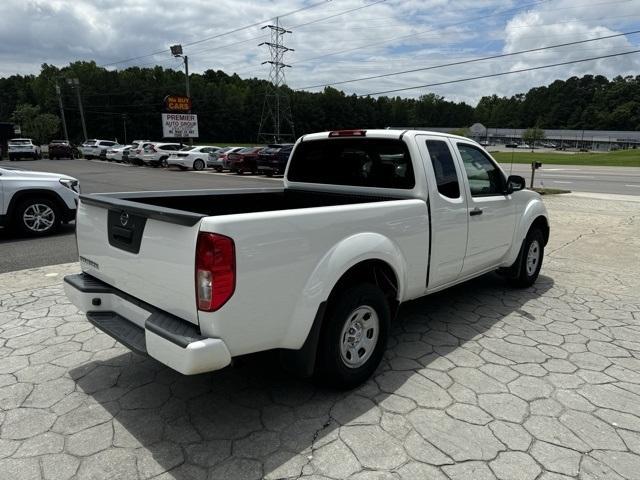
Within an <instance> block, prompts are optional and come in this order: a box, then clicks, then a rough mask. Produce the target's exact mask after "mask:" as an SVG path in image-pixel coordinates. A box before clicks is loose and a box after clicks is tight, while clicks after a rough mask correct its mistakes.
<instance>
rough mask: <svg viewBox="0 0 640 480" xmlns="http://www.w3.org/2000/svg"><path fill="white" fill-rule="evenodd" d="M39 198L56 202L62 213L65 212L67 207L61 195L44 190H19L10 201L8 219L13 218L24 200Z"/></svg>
mask: <svg viewBox="0 0 640 480" xmlns="http://www.w3.org/2000/svg"><path fill="white" fill-rule="evenodd" d="M33 197H39V198H46V199H48V200H51V201H53V202H55V204H56V206H57V207H58V208H59V209H60V212H63V211H64V210H65V209H66V208H67V206H66V204H65V202H64V200H63V199H62V198H60V195H58V194H57V193H56V192H54V191H52V190H47V189H43V188H33V189H27V190H19V191H17V192H15V193H14V194H13V196H12V197H11V200H9V205H8V207H7V217H8V218H13V216H14V214H15V209H16V208H18V205H20V203H22V202H23V201H24V200H27V199H29V198H33Z"/></svg>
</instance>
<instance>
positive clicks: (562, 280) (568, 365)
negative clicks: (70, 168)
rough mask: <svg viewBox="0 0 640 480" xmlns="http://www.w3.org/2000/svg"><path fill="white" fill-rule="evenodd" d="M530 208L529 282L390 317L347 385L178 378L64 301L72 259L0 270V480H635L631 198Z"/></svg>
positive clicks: (637, 435)
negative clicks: (544, 230) (539, 210)
mask: <svg viewBox="0 0 640 480" xmlns="http://www.w3.org/2000/svg"><path fill="white" fill-rule="evenodd" d="M545 202H546V203H547V205H548V207H549V211H550V214H551V217H552V219H551V220H552V239H551V242H550V244H549V246H548V249H547V251H548V252H551V253H549V254H548V256H547V258H546V259H545V263H544V265H543V269H542V274H541V277H540V279H539V281H538V283H537V284H536V285H535V286H534V287H533V288H530V289H525V290H513V289H511V288H509V287H507V286H506V285H505V284H504V282H503V281H502V280H501V279H500V278H499V277H497V276H495V275H487V276H484V277H482V278H480V279H477V280H474V281H472V282H468V283H465V284H463V285H461V286H458V287H455V288H454V289H451V290H448V291H445V292H441V293H438V294H436V295H433V296H431V297H426V298H424V299H420V300H418V301H415V302H412V303H410V304H407V305H405V306H403V308H402V311H401V313H400V315H399V318H398V320H397V322H396V323H395V326H394V329H393V333H392V337H391V339H390V342H389V346H388V350H387V353H386V355H385V359H384V361H383V363H382V365H381V367H380V368H379V370H378V371H377V373H376V374H375V376H374V378H372V379H371V380H370V381H368V382H367V383H366V384H364V385H363V386H362V387H360V388H358V389H356V390H353V391H350V392H335V391H329V390H323V389H319V388H316V387H314V386H313V385H312V384H311V383H309V382H306V381H301V380H296V379H294V378H291V377H290V376H288V375H287V374H286V373H283V372H282V371H281V370H280V369H279V368H278V367H277V362H276V361H275V359H274V358H272V357H273V356H272V355H268V354H266V355H256V356H254V357H252V358H247V359H243V360H242V361H240V362H238V364H237V365H236V366H235V367H234V368H229V369H226V370H223V371H220V372H216V373H212V374H204V375H198V376H194V377H184V376H181V375H179V374H177V373H175V372H173V371H171V370H170V369H168V368H166V367H164V366H162V365H161V364H159V363H157V362H155V361H153V360H150V359H147V358H144V357H140V356H137V355H134V354H132V353H130V352H129V351H128V350H127V349H126V348H124V347H122V346H121V345H119V344H117V343H116V342H115V341H114V340H112V339H111V338H110V337H108V336H106V335H105V334H103V333H100V332H98V331H96V330H95V329H94V328H93V327H92V326H91V325H90V324H89V323H88V322H87V321H86V319H85V318H84V316H83V315H82V314H81V313H79V312H78V311H77V310H76V308H75V307H73V306H72V305H71V304H70V303H69V302H68V300H67V299H66V297H65V296H64V294H63V292H62V286H61V278H62V276H63V275H65V274H66V273H72V272H76V271H78V265H77V264H69V265H59V266H54V267H44V268H40V269H34V270H27V271H22V272H13V273H7V274H3V275H0V478H3V479H4V478H10V479H12V480H18V479H29V480H31V479H38V478H45V479H55V480H64V479H67V478H74V477H75V478H81V479H85V478H90V479H102V478H104V479H120V478H121V479H147V478H157V479H173V478H175V479H209V480H213V479H225V480H228V479H231V480H234V479H238V480H240V479H242V480H251V479H259V478H268V479H294V478H295V479H297V478H304V479H325V478H328V479H342V478H352V479H357V480H365V479H377V480H386V479H434V480H440V479H443V480H446V479H451V480H458V479H474V480H475V479H477V480H481V479H502V480H512V479H523V480H528V479H540V480H561V479H567V478H580V479H584V480H596V479H597V480H600V479H607V480H618V479H637V478H639V475H640V474H639V473H638V472H640V293H639V292H640V254H639V253H638V252H640V235H638V234H639V233H640V226H639V222H640V220H639V218H638V217H639V216H638V211H639V210H640V204H638V203H631V202H622V201H605V200H597V199H585V198H579V197H575V196H556V197H546V198H545Z"/></svg>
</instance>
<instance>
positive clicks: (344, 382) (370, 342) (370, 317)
mask: <svg viewBox="0 0 640 480" xmlns="http://www.w3.org/2000/svg"><path fill="white" fill-rule="evenodd" d="M390 323H391V312H390V309H389V304H388V303H387V299H386V298H385V295H384V293H383V292H382V290H380V288H378V287H377V286H375V285H373V284H370V283H363V284H360V285H354V286H352V287H348V288H346V289H344V290H342V291H340V292H339V293H337V295H336V297H335V298H333V299H332V300H331V302H330V304H329V305H328V308H327V313H326V317H325V323H324V325H323V329H322V332H321V335H320V342H319V344H318V359H317V364H316V365H317V368H316V372H315V376H316V378H317V379H318V380H319V381H321V382H322V383H324V384H328V385H330V386H333V387H337V388H342V389H348V388H353V387H356V386H358V385H360V384H361V383H362V382H364V381H366V380H367V379H368V378H369V377H370V376H371V375H372V374H373V372H374V371H375V369H376V368H377V367H378V365H379V364H380V361H381V360H382V356H383V354H384V350H385V347H386V344H387V337H388V334H389V327H390Z"/></svg>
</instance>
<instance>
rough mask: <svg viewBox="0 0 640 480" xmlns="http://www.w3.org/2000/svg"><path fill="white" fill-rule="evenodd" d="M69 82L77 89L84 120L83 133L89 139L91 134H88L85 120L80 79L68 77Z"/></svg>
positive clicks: (85, 138) (81, 115) (81, 117)
mask: <svg viewBox="0 0 640 480" xmlns="http://www.w3.org/2000/svg"><path fill="white" fill-rule="evenodd" d="M67 83H68V84H69V85H72V86H73V87H74V88H75V89H76V95H77V96H78V108H79V109H80V121H81V122H82V133H83V134H84V140H87V139H88V138H89V136H88V135H87V124H86V123H85V121H84V109H83V108H82V96H81V95H80V80H79V79H77V78H67ZM84 140H83V141H84Z"/></svg>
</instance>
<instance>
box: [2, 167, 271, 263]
mask: <svg viewBox="0 0 640 480" xmlns="http://www.w3.org/2000/svg"><path fill="white" fill-rule="evenodd" d="M5 166H10V167H17V168H24V169H27V170H35V171H40V172H54V173H64V174H67V175H71V176H73V177H75V178H77V179H79V180H80V184H81V186H82V192H83V193H102V192H123V191H139V190H186V189H197V188H252V187H257V188H260V187H265V186H266V187H272V186H278V185H281V184H282V181H281V180H280V179H277V178H272V179H267V178H265V177H255V176H250V175H244V176H242V177H240V176H238V175H234V174H230V173H215V172H213V171H205V172H193V171H180V170H173V169H171V170H170V171H167V170H166V169H163V168H148V167H133V166H129V165H123V164H118V163H110V162H105V161H99V160H91V161H89V160H83V159H78V160H37V161H20V162H11V163H9V162H0V167H5ZM0 249H1V251H2V255H0V273H4V272H11V271H14V270H22V269H25V268H34V267H41V266H44V265H55V264H59V263H67V262H74V261H76V259H77V258H78V251H77V249H76V240H75V236H74V229H73V225H70V226H69V225H67V226H63V227H62V228H61V230H60V232H58V233H57V234H56V235H54V236H50V237H46V238H36V239H32V238H21V237H19V236H17V235H16V234H15V233H13V232H9V231H6V230H3V229H1V228H0Z"/></svg>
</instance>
